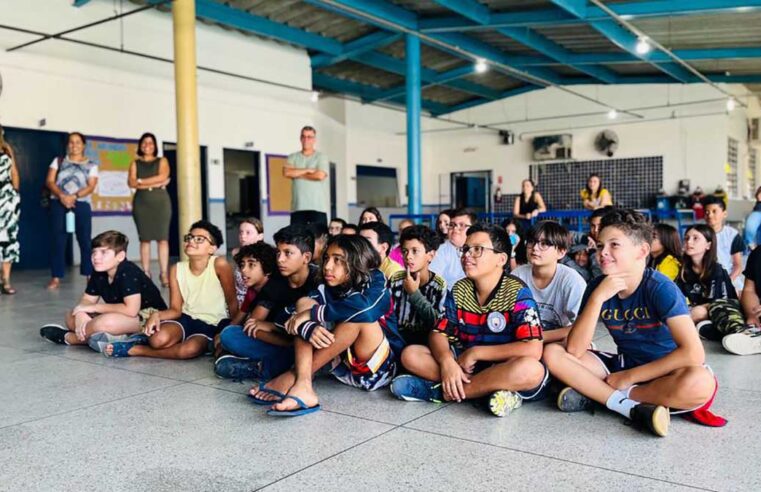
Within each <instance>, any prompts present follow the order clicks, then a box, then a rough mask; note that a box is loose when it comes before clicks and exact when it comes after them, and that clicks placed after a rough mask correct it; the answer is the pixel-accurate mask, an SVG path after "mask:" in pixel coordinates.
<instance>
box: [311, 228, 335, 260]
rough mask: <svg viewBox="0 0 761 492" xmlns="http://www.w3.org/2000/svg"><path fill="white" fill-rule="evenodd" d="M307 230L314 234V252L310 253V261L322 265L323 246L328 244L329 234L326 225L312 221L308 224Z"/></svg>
mask: <svg viewBox="0 0 761 492" xmlns="http://www.w3.org/2000/svg"><path fill="white" fill-rule="evenodd" d="M307 227H309V230H310V231H311V232H312V235H313V236H314V254H313V255H312V262H313V263H314V264H315V265H318V266H319V265H322V254H323V253H325V247H326V246H327V244H328V239H329V237H330V236H329V234H328V226H327V225H325V224H322V223H320V222H314V223H312V224H309V225H308V226H307Z"/></svg>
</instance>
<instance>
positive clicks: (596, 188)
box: [580, 173, 613, 210]
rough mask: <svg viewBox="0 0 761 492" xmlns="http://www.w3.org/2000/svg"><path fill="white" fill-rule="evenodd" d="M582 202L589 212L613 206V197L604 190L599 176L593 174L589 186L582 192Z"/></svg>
mask: <svg viewBox="0 0 761 492" xmlns="http://www.w3.org/2000/svg"><path fill="white" fill-rule="evenodd" d="M580 195H581V200H582V202H583V203H584V208H585V209H587V210H597V209H598V208H603V207H607V206H610V205H613V197H612V196H611V194H610V192H609V191H608V190H606V189H605V188H603V186H602V179H601V178H600V175H599V174H596V173H592V174H590V175H589V177H588V178H587V185H586V186H585V187H584V189H582V190H581V193H580Z"/></svg>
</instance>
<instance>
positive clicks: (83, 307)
mask: <svg viewBox="0 0 761 492" xmlns="http://www.w3.org/2000/svg"><path fill="white" fill-rule="evenodd" d="M95 306H97V304H77V305H76V306H74V309H72V310H71V315H72V316H76V315H77V314H79V313H85V314H89V313H95V312H97V311H96V309H95Z"/></svg>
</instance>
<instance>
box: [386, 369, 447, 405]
mask: <svg viewBox="0 0 761 492" xmlns="http://www.w3.org/2000/svg"><path fill="white" fill-rule="evenodd" d="M391 393H393V394H394V396H396V397H397V398H399V399H400V400H404V401H430V402H433V403H441V402H442V401H444V395H443V394H442V392H441V383H434V382H433V381H428V380H427V379H423V378H419V377H417V376H411V375H409V374H405V375H403V376H399V377H396V378H394V380H393V381H391Z"/></svg>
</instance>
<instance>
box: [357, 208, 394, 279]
mask: <svg viewBox="0 0 761 492" xmlns="http://www.w3.org/2000/svg"><path fill="white" fill-rule="evenodd" d="M359 235H360V236H362V237H364V238H365V239H367V240H368V241H369V242H370V244H372V246H373V249H375V251H377V252H378V255H379V256H380V266H378V269H379V270H380V271H381V272H383V275H385V276H386V279H389V278H391V275H393V274H395V273H396V272H400V271H403V270H404V267H403V266H401V265H399V264H398V263H395V262H393V261H391V258H389V257H388V253H389V251H391V243H392V242H393V241H394V233H393V232H391V228H390V227H389V226H387V225H386V224H384V223H382V222H366V223H364V224H362V225H361V226H359Z"/></svg>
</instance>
